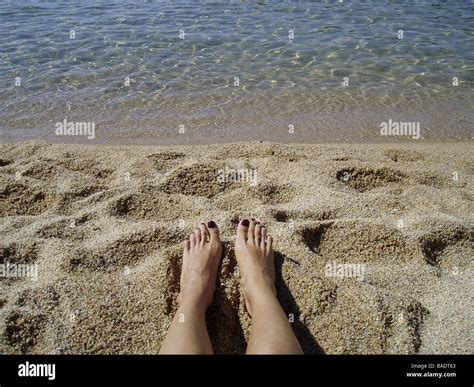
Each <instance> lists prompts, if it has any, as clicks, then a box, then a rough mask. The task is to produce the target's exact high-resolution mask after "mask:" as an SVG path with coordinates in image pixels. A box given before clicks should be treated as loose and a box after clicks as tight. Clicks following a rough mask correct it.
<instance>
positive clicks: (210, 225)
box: [207, 220, 217, 228]
mask: <svg viewBox="0 0 474 387" xmlns="http://www.w3.org/2000/svg"><path fill="white" fill-rule="evenodd" d="M207 227H209V228H216V227H217V224H216V222H214V221H213V220H210V221H209V222H207Z"/></svg>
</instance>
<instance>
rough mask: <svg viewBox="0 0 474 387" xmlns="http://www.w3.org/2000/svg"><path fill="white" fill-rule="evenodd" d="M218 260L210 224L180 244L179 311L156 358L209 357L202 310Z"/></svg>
mask: <svg viewBox="0 0 474 387" xmlns="http://www.w3.org/2000/svg"><path fill="white" fill-rule="evenodd" d="M221 256H222V244H221V241H220V239H219V230H218V228H217V226H216V224H215V223H214V222H212V221H211V222H209V223H208V227H206V225H205V224H204V223H203V224H201V226H200V227H199V228H197V229H195V230H194V232H193V233H192V234H191V235H190V236H189V240H187V241H185V242H184V252H183V267H182V269H181V280H180V294H179V308H178V311H177V312H176V315H175V316H174V319H173V322H172V323H171V326H170V328H169V329H168V333H167V335H166V338H165V340H164V341H163V343H162V345H161V348H160V354H184V353H188V354H212V346H211V341H210V340H209V334H208V332H207V327H206V309H207V308H208V307H209V305H210V304H211V302H212V298H213V295H214V290H215V288H216V276H217V268H218V266H219V262H220V260H221Z"/></svg>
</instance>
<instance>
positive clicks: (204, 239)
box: [199, 223, 209, 245]
mask: <svg viewBox="0 0 474 387" xmlns="http://www.w3.org/2000/svg"><path fill="white" fill-rule="evenodd" d="M199 230H200V231H201V245H203V244H204V243H206V242H207V240H208V238H209V232H208V231H207V226H206V225H205V224H204V223H201V224H200V225H199Z"/></svg>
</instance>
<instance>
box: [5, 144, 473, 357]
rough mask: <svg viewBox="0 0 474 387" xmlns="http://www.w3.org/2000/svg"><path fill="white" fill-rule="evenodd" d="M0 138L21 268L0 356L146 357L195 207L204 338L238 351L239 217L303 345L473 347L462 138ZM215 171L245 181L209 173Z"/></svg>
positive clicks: (332, 349)
mask: <svg viewBox="0 0 474 387" xmlns="http://www.w3.org/2000/svg"><path fill="white" fill-rule="evenodd" d="M0 149H1V151H0V179H1V183H0V190H1V193H0V200H1V202H0V212H1V216H2V218H1V221H0V229H1V244H2V246H0V247H2V250H0V252H1V253H2V254H1V255H2V256H0V263H1V262H2V261H3V263H5V262H9V263H10V264H13V263H17V264H29V265H31V266H29V267H34V265H37V266H36V267H37V268H38V276H37V280H36V281H34V280H32V279H31V278H1V279H0V289H1V292H0V333H1V336H2V340H1V347H0V352H1V353H9V354H16V353H42V354H50V353H66V354H68V353H74V354H78V353H79V354H92V353H100V354H112V353H113V354H121V353H146V354H155V353H157V352H158V350H159V348H160V343H161V342H162V340H163V338H164V336H165V334H166V331H167V328H168V326H169V324H170V322H171V319H172V317H173V313H174V311H175V310H176V297H177V293H178V291H179V272H180V265H181V263H180V260H181V252H180V250H181V247H180V246H181V245H180V243H181V241H182V240H183V238H185V237H186V235H187V234H189V233H190V231H191V230H192V229H193V228H194V227H195V226H196V225H197V224H199V223H200V222H201V221H207V220H210V219H213V220H215V221H216V222H217V223H218V225H219V226H220V229H221V235H222V239H223V241H224V242H223V243H224V247H225V256H224V259H223V263H222V268H221V270H220V274H219V278H218V288H217V291H216V296H215V302H214V304H213V306H212V307H211V308H210V310H209V311H208V319H207V321H208V326H209V331H210V336H211V339H212V341H213V345H214V349H215V352H216V353H243V352H245V346H246V340H247V339H248V336H249V328H250V326H251V320H250V318H249V316H248V315H247V312H246V310H245V305H244V302H243V295H242V292H241V291H240V288H239V277H238V270H237V266H236V262H235V256H234V252H233V248H232V246H233V242H234V239H235V227H236V225H237V223H238V221H239V219H241V218H243V217H256V218H259V219H261V220H262V221H263V222H265V224H266V225H267V227H268V230H269V232H270V233H271V234H273V236H274V239H275V249H276V258H277V272H278V279H277V288H278V292H279V298H280V300H281V302H282V305H283V307H284V309H285V311H286V313H287V314H288V315H289V319H290V321H291V322H292V326H293V328H294V330H295V332H296V335H297V337H298V338H299V340H300V342H301V343H302V346H303V349H304V351H305V352H306V353H326V354H342V353H347V354H381V353H395V354H412V353H473V352H474V341H473V335H472V331H473V321H474V318H473V310H474V308H473V306H474V305H473V285H472V284H473V260H472V258H473V256H474V254H473V251H474V243H473V239H474V225H473V218H474V211H473V210H474V203H473V199H474V195H473V192H474V189H473V188H474V187H473V186H474V180H473V176H474V157H473V156H474V151H473V150H474V147H473V143H472V142H444V143H442V142H439V143H426V142H412V143H401V144H361V145H355V144H351V145H347V144H344V145H338V144H324V145H314V144H313V145H298V144H291V145H284V144H272V143H258V142H256V143H238V144H225V145H199V146H198V145H196V146H169V147H159V146H150V147H146V146H144V147H131V146H130V147H107V146H85V145H49V144H47V143H43V142H23V143H18V144H9V145H1V147H0ZM225 168H227V172H229V170H230V169H231V168H234V169H237V170H238V169H248V170H250V171H249V172H251V173H255V171H256V175H252V176H253V177H256V180H252V181H237V182H232V181H227V182H226V181H224V182H222V181H219V179H218V176H219V170H222V169H223V170H225ZM254 183H256V184H254ZM328 265H329V266H328ZM341 265H346V266H341ZM349 265H353V266H349ZM328 267H330V268H332V269H334V270H332V269H331V270H332V271H328ZM351 267H352V268H354V270H353V272H352V274H351V271H350V270H349V271H347V270H346V271H341V270H342V269H341V268H346V269H347V268H351ZM355 268H357V270H356V269H355ZM361 270H363V275H362V271H361ZM341 273H342V274H341ZM331 275H333V276H331Z"/></svg>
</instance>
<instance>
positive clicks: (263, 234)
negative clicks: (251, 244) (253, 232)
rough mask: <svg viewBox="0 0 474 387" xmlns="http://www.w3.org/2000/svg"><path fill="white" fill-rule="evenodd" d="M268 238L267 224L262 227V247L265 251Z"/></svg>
mask: <svg viewBox="0 0 474 387" xmlns="http://www.w3.org/2000/svg"><path fill="white" fill-rule="evenodd" d="M266 238H267V229H266V227H265V226H262V228H261V229H260V249H262V250H264V251H265V242H266Z"/></svg>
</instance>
